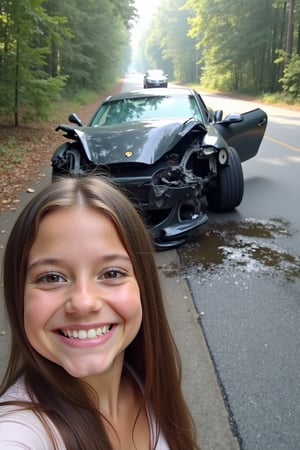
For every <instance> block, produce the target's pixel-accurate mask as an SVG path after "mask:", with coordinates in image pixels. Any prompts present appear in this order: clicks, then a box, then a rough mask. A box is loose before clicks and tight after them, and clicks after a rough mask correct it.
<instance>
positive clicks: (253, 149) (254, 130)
mask: <svg viewBox="0 0 300 450" xmlns="http://www.w3.org/2000/svg"><path fill="white" fill-rule="evenodd" d="M242 117H243V120H242V121H240V122H228V121H226V118H225V119H224V121H221V122H217V123H215V124H213V126H214V127H215V128H216V129H217V130H218V132H219V133H220V134H221V135H222V136H223V138H224V139H225V141H226V142H227V144H228V145H229V146H230V147H234V148H235V149H236V150H237V152H238V154H239V156H240V159H241V162H244V161H247V160H248V159H250V158H253V157H254V156H255V155H256V154H257V152H258V149H259V146H260V144H261V141H262V139H263V137H264V134H265V131H266V127H267V123H268V117H267V114H266V113H265V112H264V111H263V110H261V109H260V108H257V109H254V110H252V111H248V112H246V113H243V114H242ZM223 122H224V123H223Z"/></svg>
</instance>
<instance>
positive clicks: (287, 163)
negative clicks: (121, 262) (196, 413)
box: [179, 95, 300, 450]
mask: <svg viewBox="0 0 300 450" xmlns="http://www.w3.org/2000/svg"><path fill="white" fill-rule="evenodd" d="M204 97H205V100H206V102H207V103H208V104H210V105H212V106H213V107H214V108H220V106H218V105H222V107H223V108H224V110H226V111H227V112H229V111H238V112H243V111H247V110H250V109H253V107H255V106H261V107H262V108H263V109H265V110H266V112H267V113H268V116H269V124H268V128H267V132H266V136H265V139H264V141H263V143H262V145H261V148H260V151H259V154H258V155H257V157H255V158H254V159H253V160H250V161H248V162H246V163H245V164H244V165H243V168H244V177H245V195H244V199H243V202H242V204H241V205H240V207H239V208H238V209H237V210H236V211H235V212H234V213H232V214H223V215H213V214H211V215H210V220H209V223H208V224H207V226H206V230H205V231H202V230H201V231H200V232H199V233H197V235H196V236H195V237H194V239H193V240H192V241H191V242H189V243H188V244H186V245H184V246H183V247H182V248H181V249H179V256H180V260H181V266H180V267H181V274H180V276H181V277H184V278H185V279H186V280H187V281H188V284H189V288H190V291H191V293H192V296H193V300H194V303H195V306H196V309H197V311H198V312H201V313H202V318H201V327H202V330H203V333H204V335H205V338H206V340H207V343H208V347H209V350H210V352H211V355H212V358H213V361H214V365H215V370H216V373H217V375H218V379H219V382H220V384H221V386H222V390H223V394H224V398H226V403H227V406H228V408H229V411H230V414H231V416H232V419H233V421H234V424H235V430H236V433H237V436H238V437H239V440H240V445H241V448H242V449H243V450H256V449H257V450H269V449H270V450H297V449H300V259H299V256H300V255H299V249H300V220H299V219H300V208H299V205H300V202H299V192H300V143H299V138H300V112H296V111H291V110H285V109H281V108H275V107H268V106H266V105H255V104H254V105H253V103H250V102H241V101H238V100H233V99H229V98H221V97H217V96H209V95H207V96H204Z"/></svg>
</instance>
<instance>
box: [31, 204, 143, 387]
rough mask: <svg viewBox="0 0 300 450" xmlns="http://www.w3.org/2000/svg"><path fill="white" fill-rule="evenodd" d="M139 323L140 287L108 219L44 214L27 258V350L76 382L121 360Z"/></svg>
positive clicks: (76, 210) (83, 213)
mask: <svg viewBox="0 0 300 450" xmlns="http://www.w3.org/2000/svg"><path fill="white" fill-rule="evenodd" d="M141 321H142V307H141V300H140V292H139V286H138V284H137V280H136V277H135V274H134V270H133V266H132V263H131V260H130V258H129V256H128V254H127V252H126V249H125V247H124V245H123V243H122V241H121V239H120V237H119V235H118V233H117V231H116V229H115V226H114V224H113V223H112V221H111V220H110V219H109V218H108V217H106V216H105V215H104V214H102V213H99V211H96V210H94V209H92V208H87V207H73V208H71V209H58V210H55V211H54V212H51V213H49V214H48V215H47V216H46V217H45V218H44V219H43V220H42V222H41V223H40V226H39V229H38V232H37V236H36V239H35V241H34V243H33V245H32V248H31V250H30V253H29V260H28V270H27V279H26V286H25V302H24V324H25V332H26V335H27V338H28V340H29V342H30V344H31V345H32V347H34V348H35V350H36V351H37V352H39V353H40V354H41V355H43V356H44V357H45V358H47V359H50V360H51V361H53V362H54V363H56V364H58V365H60V366H62V367H63V368H64V369H65V370H66V371H67V372H68V373H70V374H71V375H73V376H75V377H79V378H84V377H86V376H89V375H96V374H101V373H104V372H107V371H109V370H110V369H111V368H112V367H113V364H114V362H115V361H116V360H119V359H121V360H123V355H124V350H125V348H126V347H127V346H128V345H129V344H130V343H131V342H132V340H133V339H134V338H135V336H136V335H137V333H138V330H139V328H140V325H141Z"/></svg>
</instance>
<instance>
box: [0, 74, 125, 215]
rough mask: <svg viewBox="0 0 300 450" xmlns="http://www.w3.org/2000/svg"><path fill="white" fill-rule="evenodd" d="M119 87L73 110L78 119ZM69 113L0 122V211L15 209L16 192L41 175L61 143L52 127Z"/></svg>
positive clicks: (88, 114)
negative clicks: (41, 119) (30, 121)
mask: <svg viewBox="0 0 300 450" xmlns="http://www.w3.org/2000/svg"><path fill="white" fill-rule="evenodd" d="M121 88H122V82H120V83H119V84H118V85H116V86H115V87H114V89H113V90H112V91H110V92H105V93H103V94H102V95H101V96H99V98H98V99H97V100H96V101H95V102H93V103H91V104H89V105H85V106H82V108H80V109H79V110H78V111H76V113H77V114H78V115H79V117H80V118H81V120H82V122H83V123H84V124H85V123H87V121H88V120H89V118H90V117H91V115H92V114H93V113H94V111H95V109H96V108H97V107H98V106H99V104H100V103H101V102H102V101H103V100H104V99H105V98H106V97H107V95H109V94H112V93H117V92H120V90H121ZM70 112H73V111H63V112H60V113H58V114H57V115H55V117H53V118H52V119H51V120H50V121H49V122H41V123H34V124H30V125H28V126H19V127H14V126H11V125H6V124H3V123H0V149H1V152H0V192H1V197H0V213H1V212H3V211H6V210H8V209H9V210H15V209H16V208H15V206H16V203H18V201H19V195H20V193H21V192H24V191H26V190H27V189H30V188H32V183H35V182H38V181H40V180H41V179H42V178H43V177H44V173H43V169H44V167H45V166H46V165H47V162H49V165H50V161H51V156H52V154H53V152H54V150H55V148H56V147H57V146H58V145H60V144H61V143H63V142H65V138H64V137H63V136H62V135H61V134H60V133H56V132H55V127H56V126H57V125H58V123H60V122H64V123H67V116H68V113H70ZM12 150H15V151H12ZM8 155H9V156H8Z"/></svg>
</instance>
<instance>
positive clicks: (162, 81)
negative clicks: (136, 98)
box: [144, 69, 168, 89]
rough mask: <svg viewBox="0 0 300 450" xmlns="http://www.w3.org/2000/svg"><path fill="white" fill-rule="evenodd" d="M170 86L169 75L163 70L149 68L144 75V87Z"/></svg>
mask: <svg viewBox="0 0 300 450" xmlns="http://www.w3.org/2000/svg"><path fill="white" fill-rule="evenodd" d="M156 87H165V88H166V87H168V75H167V74H166V73H164V71H163V70H160V69H158V70H147V72H146V73H145V75H144V89H147V88H156Z"/></svg>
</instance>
